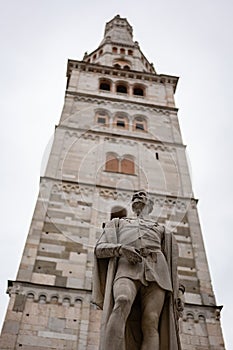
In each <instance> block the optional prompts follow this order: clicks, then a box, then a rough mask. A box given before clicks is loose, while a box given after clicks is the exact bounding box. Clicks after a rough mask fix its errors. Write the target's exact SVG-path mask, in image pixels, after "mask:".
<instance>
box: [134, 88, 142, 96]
mask: <svg viewBox="0 0 233 350" xmlns="http://www.w3.org/2000/svg"><path fill="white" fill-rule="evenodd" d="M133 94H134V95H137V96H144V91H143V89H142V88H134V89H133Z"/></svg>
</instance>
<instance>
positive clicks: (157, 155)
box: [155, 152, 159, 160]
mask: <svg viewBox="0 0 233 350" xmlns="http://www.w3.org/2000/svg"><path fill="white" fill-rule="evenodd" d="M155 158H156V159H157V160H159V154H158V152H156V153H155Z"/></svg>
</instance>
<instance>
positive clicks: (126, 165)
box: [121, 157, 135, 175]
mask: <svg viewBox="0 0 233 350" xmlns="http://www.w3.org/2000/svg"><path fill="white" fill-rule="evenodd" d="M121 173H123V174H130V175H134V173H135V169H134V161H133V159H129V158H127V157H125V158H123V159H122V160H121Z"/></svg>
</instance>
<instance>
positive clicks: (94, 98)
mask: <svg viewBox="0 0 233 350" xmlns="http://www.w3.org/2000/svg"><path fill="white" fill-rule="evenodd" d="M67 95H71V96H75V98H74V101H87V102H96V103H99V101H101V102H102V101H103V102H104V101H108V104H109V101H110V102H113V103H119V102H120V103H123V104H124V105H126V106H128V109H131V108H132V106H133V108H135V106H139V107H140V108H139V109H140V110H143V108H146V109H147V110H152V111H156V112H157V111H159V112H162V113H164V114H165V113H166V111H172V112H178V108H176V107H169V106H162V105H156V104H151V103H145V102H142V101H140V102H138V101H131V100H129V99H128V100H124V99H121V98H119V97H117V96H118V95H114V97H113V96H112V97H108V96H101V95H100V94H99V95H96V94H93V95H91V94H85V93H81V92H76V91H69V90H66V96H67ZM168 115H169V114H168Z"/></svg>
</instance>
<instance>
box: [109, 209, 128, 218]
mask: <svg viewBox="0 0 233 350" xmlns="http://www.w3.org/2000/svg"><path fill="white" fill-rule="evenodd" d="M126 216H127V211H126V209H125V208H122V207H113V208H112V211H111V219H114V218H119V219H120V218H124V217H126Z"/></svg>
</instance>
